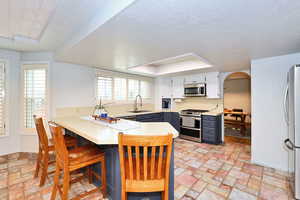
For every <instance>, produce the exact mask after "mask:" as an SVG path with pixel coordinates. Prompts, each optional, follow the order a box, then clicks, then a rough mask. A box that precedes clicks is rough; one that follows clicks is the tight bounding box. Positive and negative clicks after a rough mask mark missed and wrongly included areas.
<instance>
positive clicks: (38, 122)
mask: <svg viewBox="0 0 300 200" xmlns="http://www.w3.org/2000/svg"><path fill="white" fill-rule="evenodd" d="M33 119H34V123H35V127H36V131H37V134H38V139H39V152H38V156H37V162H36V169H35V174H34V177H35V178H36V177H38V175H39V171H40V168H41V170H42V174H41V180H40V186H43V185H44V184H45V181H46V177H47V175H48V166H49V164H52V163H54V162H55V161H50V159H49V153H51V152H54V145H53V139H50V140H48V136H47V134H46V130H45V127H44V123H43V118H41V117H37V116H36V115H34V116H33ZM64 139H65V140H66V144H67V146H68V147H76V146H77V140H76V138H73V137H71V136H64ZM49 173H53V172H49Z"/></svg>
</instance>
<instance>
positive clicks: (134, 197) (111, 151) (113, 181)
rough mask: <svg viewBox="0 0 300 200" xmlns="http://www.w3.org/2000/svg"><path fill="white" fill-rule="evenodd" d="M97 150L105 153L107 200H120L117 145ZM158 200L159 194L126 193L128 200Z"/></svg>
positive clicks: (171, 187) (171, 195)
mask: <svg viewBox="0 0 300 200" xmlns="http://www.w3.org/2000/svg"><path fill="white" fill-rule="evenodd" d="M66 134H68V135H74V136H76V137H77V138H78V140H79V144H86V143H90V142H89V141H87V140H86V139H84V138H82V137H80V136H78V135H76V134H74V133H72V132H71V131H69V130H67V129H66ZM98 148H99V149H101V150H102V151H103V152H105V160H106V181H107V198H108V199H109V200H120V199H121V184H122V183H121V171H120V160H119V150H118V145H98ZM92 170H93V171H95V172H96V173H99V172H100V171H101V170H100V166H99V165H98V164H95V165H94V166H92ZM169 181H170V182H169V199H170V200H171V199H174V144H173V146H172V154H171V161H170V179H169ZM93 184H94V185H96V186H99V185H101V183H100V182H99V181H95V180H94V182H93ZM143 198H145V199H149V200H160V199H161V192H149V193H134V192H130V193H128V200H141V199H143Z"/></svg>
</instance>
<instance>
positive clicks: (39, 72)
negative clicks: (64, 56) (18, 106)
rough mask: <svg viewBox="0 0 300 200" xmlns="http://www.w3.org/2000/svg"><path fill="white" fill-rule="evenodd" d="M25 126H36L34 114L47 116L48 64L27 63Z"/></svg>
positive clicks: (25, 71)
mask: <svg viewBox="0 0 300 200" xmlns="http://www.w3.org/2000/svg"><path fill="white" fill-rule="evenodd" d="M23 67H24V127H25V128H34V127H35V125H34V121H33V115H37V116H41V117H46V73H47V71H46V68H47V65H46V64H25V65H23Z"/></svg>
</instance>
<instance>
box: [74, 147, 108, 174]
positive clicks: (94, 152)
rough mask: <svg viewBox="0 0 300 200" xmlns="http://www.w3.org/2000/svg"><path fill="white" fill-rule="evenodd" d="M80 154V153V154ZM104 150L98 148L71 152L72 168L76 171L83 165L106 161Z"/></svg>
mask: <svg viewBox="0 0 300 200" xmlns="http://www.w3.org/2000/svg"><path fill="white" fill-rule="evenodd" d="M78 154H79V155H78ZM104 156H105V155H104V152H102V151H100V150H99V149H97V148H92V149H86V150H85V152H78V153H72V152H71V153H70V154H69V159H70V163H69V165H70V170H71V171H74V170H76V169H80V168H83V167H87V166H90V165H92V164H95V163H99V162H103V161H104Z"/></svg>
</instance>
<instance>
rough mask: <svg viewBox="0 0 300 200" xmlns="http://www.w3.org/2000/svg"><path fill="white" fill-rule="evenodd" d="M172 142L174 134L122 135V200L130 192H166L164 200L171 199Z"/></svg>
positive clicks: (120, 137) (120, 136)
mask: <svg viewBox="0 0 300 200" xmlns="http://www.w3.org/2000/svg"><path fill="white" fill-rule="evenodd" d="M172 141H173V140H172V134H168V135H166V136H155V137H153V136H136V135H135V136H134V135H123V134H122V133H121V134H119V155H120V165H121V166H120V168H121V179H122V200H127V192H162V199H164V200H168V199H169V177H170V159H171V152H172Z"/></svg>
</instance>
